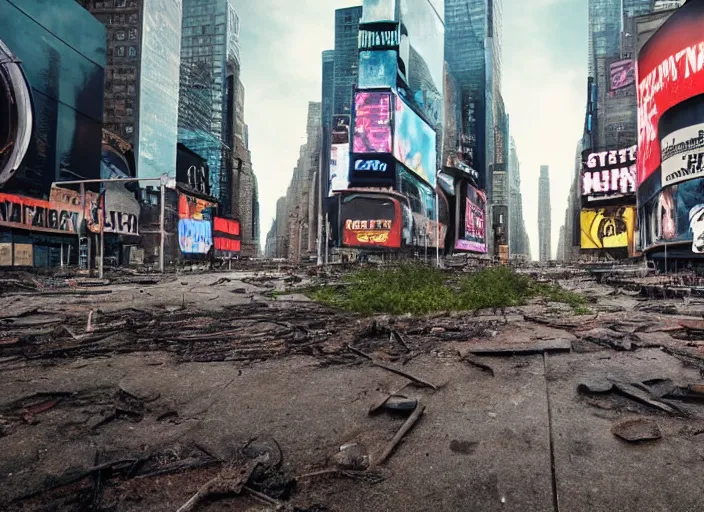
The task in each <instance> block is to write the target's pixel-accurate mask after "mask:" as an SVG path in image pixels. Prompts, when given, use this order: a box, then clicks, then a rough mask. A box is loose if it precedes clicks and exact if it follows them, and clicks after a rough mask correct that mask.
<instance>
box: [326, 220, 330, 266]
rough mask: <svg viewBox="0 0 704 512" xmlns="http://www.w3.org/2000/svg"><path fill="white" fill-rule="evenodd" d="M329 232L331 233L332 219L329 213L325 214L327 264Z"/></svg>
mask: <svg viewBox="0 0 704 512" xmlns="http://www.w3.org/2000/svg"><path fill="white" fill-rule="evenodd" d="M328 233H330V220H329V219H328V214H327V213H326V214H325V264H326V265H327V264H328Z"/></svg>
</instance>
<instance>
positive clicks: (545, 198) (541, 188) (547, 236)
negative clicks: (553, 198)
mask: <svg viewBox="0 0 704 512" xmlns="http://www.w3.org/2000/svg"><path fill="white" fill-rule="evenodd" d="M551 215H552V211H551V209H550V172H549V169H548V166H547V165H541V166H540V182H539V185H538V243H539V255H540V261H541V262H547V261H550V260H551V259H552V245H551V236H552V231H551V230H552V223H551Z"/></svg>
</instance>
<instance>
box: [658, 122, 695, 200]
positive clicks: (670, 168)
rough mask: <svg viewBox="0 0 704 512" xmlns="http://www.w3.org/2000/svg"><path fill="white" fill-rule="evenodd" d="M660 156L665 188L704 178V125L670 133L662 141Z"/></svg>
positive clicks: (662, 183)
mask: <svg viewBox="0 0 704 512" xmlns="http://www.w3.org/2000/svg"><path fill="white" fill-rule="evenodd" d="M660 154H661V157H662V169H661V174H660V176H661V179H662V182H661V185H662V186H663V187H667V186H669V185H674V184H676V183H680V182H682V181H687V180H691V179H694V178H702V177H704V166H703V165H702V164H703V163H704V123H699V124H695V125H692V126H687V127H686V128H681V129H679V130H676V131H674V132H672V133H670V134H669V135H668V136H667V138H664V139H663V140H662V143H661V147H660Z"/></svg>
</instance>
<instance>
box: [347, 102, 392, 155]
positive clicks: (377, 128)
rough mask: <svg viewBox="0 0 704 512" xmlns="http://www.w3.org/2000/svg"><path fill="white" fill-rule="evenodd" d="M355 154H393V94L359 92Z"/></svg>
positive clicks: (354, 144) (355, 128) (356, 104)
mask: <svg viewBox="0 0 704 512" xmlns="http://www.w3.org/2000/svg"><path fill="white" fill-rule="evenodd" d="M354 106H355V107H354V108H355V119H354V140H353V151H354V152H355V153H391V94H389V93H381V92H358V93H357V94H356V95H355V98H354Z"/></svg>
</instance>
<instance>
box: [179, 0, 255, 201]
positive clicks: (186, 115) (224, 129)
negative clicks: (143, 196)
mask: <svg viewBox="0 0 704 512" xmlns="http://www.w3.org/2000/svg"><path fill="white" fill-rule="evenodd" d="M239 31H240V22H239V18H238V16H237V13H236V12H235V8H234V5H233V0H184V2H183V22H182V39H181V81H180V101H179V123H178V125H179V141H180V142H182V143H183V144H185V145H186V146H188V147H189V148H190V149H191V150H193V151H195V152H196V153H198V154H200V155H201V156H202V157H203V158H205V159H206V160H207V161H208V165H209V167H210V176H211V178H210V180H211V193H212V194H213V195H214V196H215V197H217V198H218V199H220V201H221V202H222V203H223V206H224V207H225V209H226V210H227V209H228V208H229V207H230V205H231V194H232V191H231V189H232V183H231V174H232V173H231V165H230V163H231V154H230V150H231V149H232V147H233V135H234V132H235V130H236V129H237V128H236V126H237V125H238V118H237V114H236V112H235V111H236V102H237V98H236V96H237V88H238V80H239V73H240V46H239ZM239 124H242V123H241V122H240V123H239ZM239 131H240V132H241V131H242V128H241V127H240V128H239ZM242 136H243V134H242V133H240V137H242Z"/></svg>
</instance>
